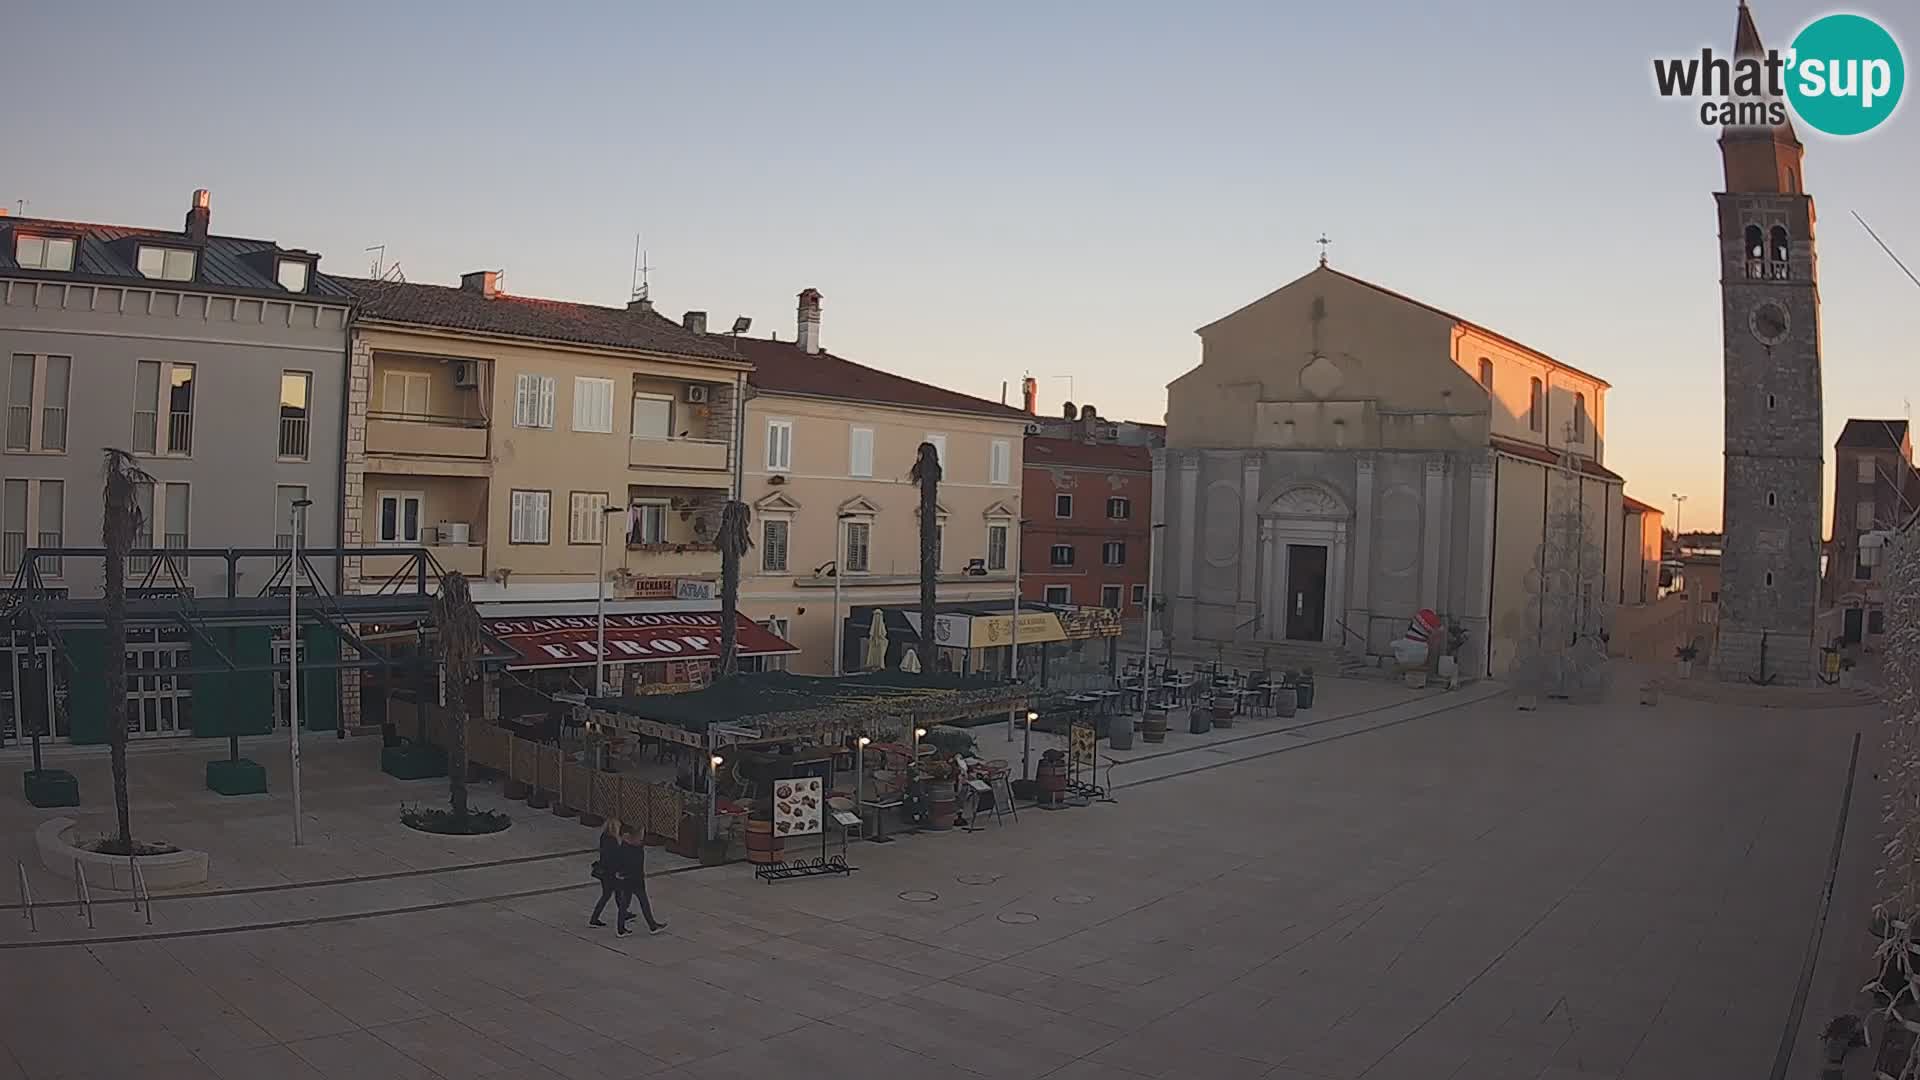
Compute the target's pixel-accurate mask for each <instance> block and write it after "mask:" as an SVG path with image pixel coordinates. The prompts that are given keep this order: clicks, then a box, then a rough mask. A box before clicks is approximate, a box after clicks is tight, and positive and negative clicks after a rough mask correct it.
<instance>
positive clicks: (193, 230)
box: [186, 188, 213, 244]
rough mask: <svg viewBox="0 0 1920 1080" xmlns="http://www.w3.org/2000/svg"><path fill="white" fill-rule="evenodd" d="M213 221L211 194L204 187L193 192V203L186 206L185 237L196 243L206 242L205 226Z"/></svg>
mask: <svg viewBox="0 0 1920 1080" xmlns="http://www.w3.org/2000/svg"><path fill="white" fill-rule="evenodd" d="M212 223H213V196H212V195H211V194H210V193H209V192H208V191H207V189H206V188H201V189H200V190H198V191H195V192H194V193H193V205H192V206H189V207H187V228H186V233H187V239H189V240H192V241H193V242H194V243H196V244H204V243H206V242H207V226H208V225H211V224H212Z"/></svg>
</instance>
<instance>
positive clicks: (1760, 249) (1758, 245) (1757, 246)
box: [1743, 225, 1767, 259]
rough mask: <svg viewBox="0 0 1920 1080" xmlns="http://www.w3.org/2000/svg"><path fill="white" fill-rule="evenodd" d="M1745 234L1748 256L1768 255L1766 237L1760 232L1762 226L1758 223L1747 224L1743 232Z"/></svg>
mask: <svg viewBox="0 0 1920 1080" xmlns="http://www.w3.org/2000/svg"><path fill="white" fill-rule="evenodd" d="M1743 236H1744V237H1745V239H1746V242H1747V258H1749V259H1759V258H1764V257H1765V256H1766V254H1767V248H1766V241H1765V238H1764V237H1762V236H1761V234H1760V226H1758V225H1749V226H1747V227H1746V229H1745V231H1744V233H1743Z"/></svg>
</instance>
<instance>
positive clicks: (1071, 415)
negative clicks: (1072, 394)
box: [1060, 401, 1080, 420]
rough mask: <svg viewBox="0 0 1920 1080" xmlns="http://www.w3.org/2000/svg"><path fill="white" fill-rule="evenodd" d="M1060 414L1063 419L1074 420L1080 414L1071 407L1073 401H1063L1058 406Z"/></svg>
mask: <svg viewBox="0 0 1920 1080" xmlns="http://www.w3.org/2000/svg"><path fill="white" fill-rule="evenodd" d="M1060 416H1061V418H1062V419H1065V420H1074V419H1077V418H1078V417H1079V416H1080V410H1078V409H1076V408H1074V407H1073V402H1071V401H1068V402H1064V403H1062V404H1061V406H1060Z"/></svg>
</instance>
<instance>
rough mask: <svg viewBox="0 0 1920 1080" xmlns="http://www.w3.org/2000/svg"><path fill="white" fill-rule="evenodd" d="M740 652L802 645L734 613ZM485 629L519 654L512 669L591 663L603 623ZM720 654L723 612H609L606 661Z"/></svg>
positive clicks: (504, 623) (548, 622) (561, 620)
mask: <svg viewBox="0 0 1920 1080" xmlns="http://www.w3.org/2000/svg"><path fill="white" fill-rule="evenodd" d="M735 619H737V620H738V626H739V629H738V631H737V634H738V637H739V641H740V652H739V655H741V656H784V655H787V654H789V653H797V652H799V651H800V650H799V649H796V648H794V647H793V645H791V644H789V643H788V642H786V641H785V640H783V639H781V637H780V636H779V635H777V634H775V633H773V632H772V631H770V630H768V629H767V628H765V627H763V626H761V625H760V624H758V623H756V622H754V621H753V620H751V619H749V618H747V617H746V616H745V615H736V616H735ZM481 625H482V626H483V628H484V629H485V630H486V632H487V633H488V634H491V635H492V636H494V637H496V638H498V639H499V640H500V641H501V643H503V644H505V645H507V646H509V647H511V648H512V649H513V651H514V652H516V653H518V654H519V659H518V660H517V661H515V662H513V663H510V664H508V665H507V667H509V668H535V667H578V666H580V665H582V664H591V663H593V658H594V651H595V644H596V638H597V635H598V627H599V622H598V621H597V620H596V619H595V618H594V617H593V616H592V615H560V616H554V617H551V618H532V619H486V620H483V622H482V624H481ZM719 658H720V616H719V615H718V614H715V613H712V612H671V613H663V614H659V615H609V616H607V663H609V664H632V663H661V662H665V661H668V660H717V659H719Z"/></svg>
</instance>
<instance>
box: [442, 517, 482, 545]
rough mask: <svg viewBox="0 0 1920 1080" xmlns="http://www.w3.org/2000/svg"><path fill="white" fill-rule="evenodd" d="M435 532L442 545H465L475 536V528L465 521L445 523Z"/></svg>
mask: <svg viewBox="0 0 1920 1080" xmlns="http://www.w3.org/2000/svg"><path fill="white" fill-rule="evenodd" d="M435 531H436V532H437V533H438V534H439V536H440V542H441V543H442V544H465V543H468V542H469V541H468V538H469V537H470V536H472V535H473V527H472V526H471V525H469V524H468V523H467V522H464V521H443V522H441V523H440V526H439V528H438V529H436V530H435Z"/></svg>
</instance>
